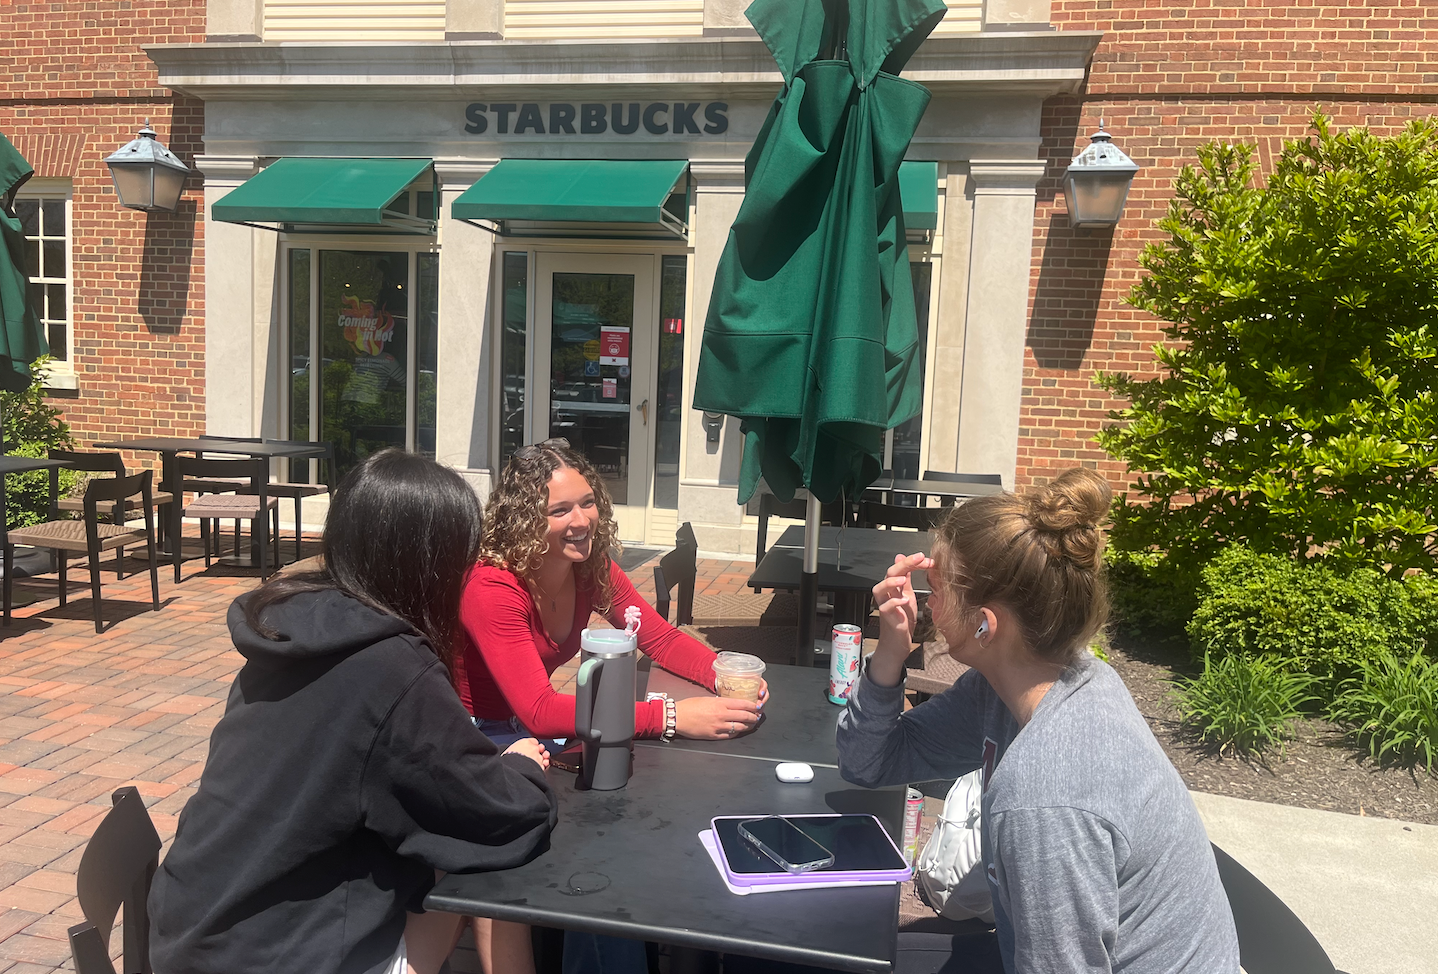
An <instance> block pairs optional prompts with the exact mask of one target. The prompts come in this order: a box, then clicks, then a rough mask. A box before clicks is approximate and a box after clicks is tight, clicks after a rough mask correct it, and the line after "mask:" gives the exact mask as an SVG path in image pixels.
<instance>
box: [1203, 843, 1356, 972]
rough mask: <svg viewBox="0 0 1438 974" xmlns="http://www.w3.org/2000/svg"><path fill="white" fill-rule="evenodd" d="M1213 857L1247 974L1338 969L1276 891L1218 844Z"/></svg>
mask: <svg viewBox="0 0 1438 974" xmlns="http://www.w3.org/2000/svg"><path fill="white" fill-rule="evenodd" d="M1213 858H1214V861H1215V862H1217V863H1218V877H1219V879H1221V880H1222V881H1223V891H1224V892H1225V893H1227V894H1228V905H1229V908H1230V909H1231V910H1232V911H1233V925H1234V927H1236V928H1237V930H1238V960H1239V963H1240V964H1242V965H1243V969H1244V970H1245V971H1247V972H1248V974H1334V971H1335V969H1334V967H1333V961H1331V960H1329V959H1328V953H1327V951H1325V950H1324V949H1323V947H1322V945H1321V944H1319V943H1318V939H1317V938H1316V937H1314V936H1313V934H1312V933H1311V932H1309V929H1308V928H1307V927H1306V926H1304V925H1303V921H1302V920H1300V919H1298V917H1297V916H1295V915H1294V913H1293V911H1292V910H1290V909H1289V908H1288V906H1287V905H1286V904H1285V903H1284V902H1283V901H1282V900H1280V899H1279V898H1278V896H1277V894H1275V893H1274V892H1273V890H1271V889H1269V888H1268V887H1267V886H1265V885H1263V883H1261V882H1260V881H1259V880H1258V878H1257V877H1256V876H1254V875H1253V873H1251V872H1249V871H1248V870H1247V869H1244V868H1243V867H1242V866H1241V865H1239V864H1238V862H1237V861H1235V860H1234V858H1233V857H1232V856H1230V855H1229V854H1228V853H1226V852H1224V851H1223V850H1222V849H1220V848H1219V847H1218V846H1216V845H1215V846H1214V847H1213Z"/></svg>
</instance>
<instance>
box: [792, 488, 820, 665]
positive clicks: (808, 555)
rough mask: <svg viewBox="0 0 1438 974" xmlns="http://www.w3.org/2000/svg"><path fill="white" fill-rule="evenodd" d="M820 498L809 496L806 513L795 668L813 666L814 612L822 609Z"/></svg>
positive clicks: (810, 494)
mask: <svg viewBox="0 0 1438 974" xmlns="http://www.w3.org/2000/svg"><path fill="white" fill-rule="evenodd" d="M819 516H820V505H819V498H817V497H815V496H814V494H813V492H812V491H811V492H810V493H809V501H808V505H807V507H806V508H805V510H804V571H803V573H802V574H800V576H799V645H798V647H797V648H796V649H795V650H794V665H795V666H813V665H814V612H815V610H816V609H817V608H818V606H819Z"/></svg>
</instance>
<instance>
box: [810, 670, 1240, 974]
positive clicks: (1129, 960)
mask: <svg viewBox="0 0 1438 974" xmlns="http://www.w3.org/2000/svg"><path fill="white" fill-rule="evenodd" d="M867 674H868V668H867V666H866V667H865V670H864V675H863V676H862V677H861V678H860V680H859V682H858V683H857V684H856V685H855V687H854V690H853V692H852V693H851V694H850V696H849V706H848V708H847V709H846V710H845V711H844V713H843V714H841V715H840V717H839V731H838V744H839V770H840V773H841V774H842V775H843V776H844V778H845V779H847V780H849V781H852V782H854V783H855V784H859V785H864V786H866V787H870V788H875V787H879V786H881V785H893V784H901V783H905V782H911V781H928V780H932V779H935V778H954V777H957V776H958V775H961V774H966V773H967V772H969V771H972V770H974V769H975V768H980V767H981V768H983V769H984V797H983V804H982V812H983V819H982V838H983V864H984V865H985V866H986V867H987V872H988V879H989V891H990V893H992V895H993V901H994V919H995V927H996V932H997V934H998V938H999V949H1000V952H1001V953H1002V955H1003V961H1004V969H1005V970H1006V971H1008V972H1009V974H1061V972H1070V971H1084V972H1094V971H1114V972H1118V971H1122V972H1125V974H1179V972H1188V974H1236V972H1237V971H1238V937H1237V935H1236V934H1235V933H1234V929H1233V915H1232V914H1231V913H1230V912H1229V908H1228V898H1227V896H1226V895H1225V893H1224V891H1223V885H1222V883H1221V882H1220V880H1219V878H1218V868H1217V867H1216V866H1215V865H1214V861H1213V852H1212V850H1211V849H1210V848H1209V843H1208V837H1207V835H1206V834H1205V833H1204V830H1203V823H1202V822H1201V821H1200V820H1199V817H1198V811H1197V809H1195V808H1194V805H1193V800H1192V799H1191V798H1190V797H1189V795H1188V790H1187V789H1186V788H1185V787H1184V784H1183V781H1182V779H1180V778H1179V776H1178V772H1177V771H1176V770H1174V767H1173V765H1172V764H1170V763H1169V760H1168V758H1167V756H1165V755H1164V753H1163V750H1162V749H1161V748H1160V747H1159V745H1158V742H1157V741H1156V740H1154V737H1153V734H1152V733H1151V732H1150V731H1149V729H1148V725H1147V724H1146V723H1145V722H1144V719H1143V717H1142V715H1140V714H1139V712H1138V708H1137V707H1135V706H1134V704H1133V698H1132V697H1130V696H1129V694H1128V689H1127V688H1126V687H1125V686H1124V685H1123V681H1121V680H1120V679H1119V677H1118V674H1116V673H1115V672H1114V671H1113V670H1112V669H1111V668H1109V666H1108V665H1107V664H1105V663H1103V662H1101V661H1099V660H1097V659H1095V658H1094V657H1093V656H1092V655H1091V654H1089V653H1087V652H1085V653H1084V654H1083V655H1082V656H1081V657H1080V659H1079V660H1078V661H1077V662H1075V663H1074V665H1073V666H1071V667H1069V668H1068V669H1067V670H1065V671H1064V673H1063V675H1062V676H1061V677H1060V678H1059V681H1058V682H1057V683H1055V684H1054V685H1053V687H1052V688H1051V689H1050V690H1049V691H1048V693H1046V694H1044V698H1043V700H1042V701H1041V702H1040V703H1039V705H1038V708H1037V709H1036V710H1035V711H1034V715H1033V719H1032V720H1030V721H1029V723H1028V726H1026V727H1024V728H1023V729H1022V730H1020V729H1019V726H1018V722H1017V721H1015V720H1014V717H1013V715H1012V714H1010V713H1009V711H1008V708H1007V707H1005V706H1004V703H1003V701H1002V700H1000V699H999V696H998V694H996V693H995V692H994V690H993V688H992V687H990V686H989V683H988V681H987V680H985V679H984V677H983V676H982V675H981V674H980V673H979V672H978V671H976V670H970V671H969V672H967V673H965V674H964V675H963V676H962V677H961V678H960V679H959V680H958V682H957V683H955V684H954V685H953V686H952V687H950V688H949V689H948V690H946V691H945V692H943V693H941V694H939V695H938V696H936V697H934V698H933V699H931V700H929V701H927V702H925V703H923V704H920V705H919V706H917V707H915V708H914V709H913V710H910V711H908V712H907V713H905V712H904V711H903V688H902V686H898V687H881V686H878V685H877V684H875V683H872V682H870V681H869V679H868V675H867Z"/></svg>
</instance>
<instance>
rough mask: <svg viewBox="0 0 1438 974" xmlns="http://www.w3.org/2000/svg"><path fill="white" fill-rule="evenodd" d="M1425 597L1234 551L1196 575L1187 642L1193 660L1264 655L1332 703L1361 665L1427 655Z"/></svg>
mask: <svg viewBox="0 0 1438 974" xmlns="http://www.w3.org/2000/svg"><path fill="white" fill-rule="evenodd" d="M1430 589H1431V584H1430V583H1427V582H1421V583H1412V584H1411V585H1410V584H1407V583H1405V582H1402V581H1396V580H1394V579H1390V578H1387V577H1385V576H1383V575H1381V574H1379V573H1378V572H1376V571H1372V570H1370V569H1363V568H1358V569H1351V570H1348V571H1341V570H1339V569H1337V568H1334V567H1331V566H1328V565H1326V564H1322V563H1306V564H1305V563H1300V562H1295V561H1293V560H1292V559H1290V558H1286V557H1280V556H1277V555H1262V554H1257V553H1255V552H1252V551H1249V550H1248V549H1246V548H1242V547H1237V546H1235V547H1232V548H1229V549H1227V550H1226V551H1224V552H1222V553H1221V554H1220V555H1219V556H1218V557H1217V558H1214V559H1213V560H1212V561H1211V562H1210V563H1209V564H1208V565H1207V566H1206V567H1205V568H1204V569H1203V572H1202V580H1201V583H1200V585H1199V589H1198V607H1197V609H1195V610H1194V614H1193V619H1192V620H1191V621H1190V622H1189V626H1188V634H1189V637H1190V640H1191V646H1192V650H1193V653H1194V657H1195V658H1203V657H1205V656H1211V657H1214V658H1218V657H1223V656H1228V655H1240V654H1246V655H1251V656H1262V657H1270V658H1272V659H1273V660H1274V661H1275V663H1276V664H1277V665H1279V666H1280V667H1281V668H1283V669H1286V670H1288V671H1290V672H1307V673H1310V674H1312V675H1314V676H1317V677H1319V678H1320V679H1322V680H1323V681H1324V684H1325V686H1326V687H1327V688H1328V693H1327V694H1326V695H1327V696H1329V697H1331V696H1332V693H1333V691H1334V690H1336V688H1337V683H1338V681H1340V680H1342V679H1344V678H1346V677H1348V676H1349V675H1351V673H1352V672H1353V670H1354V668H1355V667H1358V666H1361V665H1362V664H1363V662H1364V661H1372V660H1376V659H1379V658H1380V657H1382V656H1383V655H1384V654H1385V653H1389V652H1391V653H1397V654H1399V655H1401V656H1405V657H1406V656H1408V655H1410V654H1412V653H1414V652H1418V651H1421V650H1423V649H1425V646H1426V639H1425V637H1426V635H1427V634H1428V632H1429V631H1431V627H1432V625H1433V609H1432V606H1431V605H1430V604H1427V600H1426V599H1425V598H1424V597H1423V596H1424V593H1426V592H1427V591H1429V590H1430ZM1415 595H1417V596H1419V601H1418V602H1416V603H1415V599H1414V596H1415Z"/></svg>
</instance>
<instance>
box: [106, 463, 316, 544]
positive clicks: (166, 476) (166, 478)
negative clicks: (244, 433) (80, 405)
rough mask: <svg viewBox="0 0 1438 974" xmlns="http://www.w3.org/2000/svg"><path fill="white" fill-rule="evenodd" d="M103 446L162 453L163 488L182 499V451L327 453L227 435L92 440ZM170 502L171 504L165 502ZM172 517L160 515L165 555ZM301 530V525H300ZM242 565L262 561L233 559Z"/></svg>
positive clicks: (176, 497)
mask: <svg viewBox="0 0 1438 974" xmlns="http://www.w3.org/2000/svg"><path fill="white" fill-rule="evenodd" d="M91 445H92V446H93V447H95V448H96V449H100V450H141V451H145V452H151V453H158V454H159V455H160V482H161V484H162V486H161V487H160V489H161V490H163V491H166V492H168V493H169V494H170V495H171V496H173V497H174V498H175V500H176V501H181V500H182V498H181V496H180V493H181V492H180V490H179V485H178V484H176V483H174V473H173V471H174V469H175V464H174V460H175V457H176V456H177V455H178V454H181V453H195V454H200V453H219V454H224V455H229V456H239V457H264V458H266V459H269V460H304V459H308V458H311V457H321V456H324V452H325V450H324V447H322V446H314V445H311V444H309V443H298V442H289V441H278V442H274V441H272V442H252V441H250V440H231V439H227V438H225V437H223V436H191V437H184V436H147V437H136V438H134V439H126V440H113V441H111V442H107V443H93V444H91ZM165 506H168V505H165ZM168 527H169V518H167V517H161V518H160V537H161V544H160V546H159V547H160V551H161V554H163V555H165V556H167V557H168V556H170V555H171V554H172V552H171V550H170V548H169V538H168V536H167V535H168V530H167V529H168ZM296 530H298V528H297V529H296ZM233 563H234V564H237V565H239V566H241V567H251V566H253V565H256V564H259V562H258V560H257V559H255V558H253V557H248V558H247V557H239V558H235V559H234V560H233Z"/></svg>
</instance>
